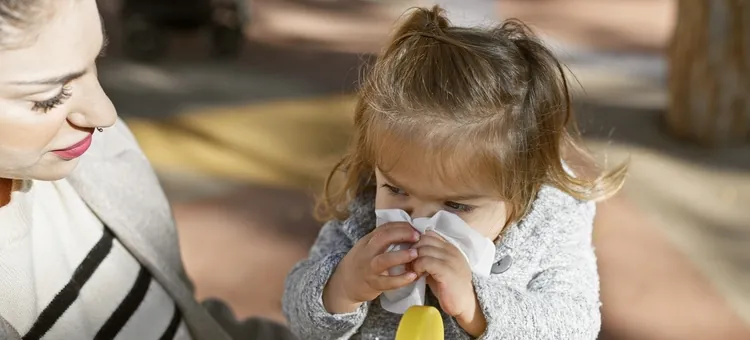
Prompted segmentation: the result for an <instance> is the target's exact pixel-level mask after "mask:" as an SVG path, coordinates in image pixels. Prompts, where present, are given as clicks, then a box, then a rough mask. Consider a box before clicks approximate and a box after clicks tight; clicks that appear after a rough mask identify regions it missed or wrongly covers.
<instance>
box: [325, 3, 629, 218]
mask: <svg viewBox="0 0 750 340" xmlns="http://www.w3.org/2000/svg"><path fill="white" fill-rule="evenodd" d="M363 80H364V81H363V84H362V87H361V89H360V91H359V99H358V102H357V105H356V109H355V110H356V111H355V116H354V128H355V131H354V136H353V140H352V142H351V145H350V149H349V150H348V152H347V154H346V155H345V156H344V157H343V159H341V161H340V162H339V163H338V164H337V165H336V166H335V167H334V169H333V171H332V172H331V173H330V175H329V176H328V179H327V180H326V185H325V189H324V191H323V195H322V197H320V199H319V200H318V206H317V209H316V213H317V216H318V217H319V218H320V219H321V220H327V219H331V218H336V219H342V220H343V219H345V218H346V217H347V216H348V215H349V206H350V204H351V201H352V200H353V199H354V198H355V197H356V196H358V195H360V194H362V193H364V192H365V191H367V190H372V189H373V187H374V185H375V181H374V169H375V168H376V167H377V168H379V169H381V170H382V171H386V172H387V171H388V170H389V169H391V168H392V167H393V166H395V164H396V163H399V166H402V165H404V164H406V165H407V167H408V168H409V169H419V170H421V171H423V173H424V175H425V176H431V177H429V178H434V179H435V180H437V181H442V183H450V184H452V185H460V186H462V187H464V188H466V187H469V188H473V189H476V190H482V191H485V192H487V193H489V194H491V195H493V196H495V197H498V198H501V199H503V200H505V201H506V204H507V205H508V207H509V221H515V220H518V219H520V218H522V217H523V216H524V215H525V214H526V213H527V212H528V210H529V208H530V206H531V204H532V202H533V201H534V199H535V197H536V195H537V193H538V192H539V190H540V188H541V187H542V186H543V185H545V184H548V185H552V186H554V187H557V188H559V189H561V190H563V191H565V192H567V193H568V194H570V195H572V196H573V197H576V198H578V199H582V200H599V199H603V198H606V197H608V196H610V195H612V194H614V193H615V192H616V191H618V190H619V189H620V187H621V186H622V184H623V181H624V177H625V172H626V167H627V166H626V164H625V163H623V164H622V165H620V166H618V167H617V168H615V169H613V170H610V171H603V170H598V171H597V172H598V173H597V174H596V175H595V176H593V178H589V179H586V178H585V177H583V176H579V175H573V173H571V172H568V171H566V168H565V166H564V164H563V161H562V159H563V157H564V156H565V155H564V153H566V152H567V151H574V152H576V153H578V154H580V155H584V156H587V159H589V160H590V159H591V158H590V157H588V154H587V153H586V152H585V150H584V149H583V148H582V146H581V144H580V134H579V133H578V130H577V127H576V123H575V120H574V119H573V114H572V112H571V99H570V94H569V88H568V87H569V86H568V81H567V79H566V76H565V73H564V71H563V67H562V66H561V64H560V62H558V61H557V59H556V58H555V57H554V55H553V53H552V52H551V51H550V50H549V49H547V48H546V47H544V46H543V45H542V44H541V43H540V42H539V40H538V39H537V38H536V37H535V36H533V34H532V33H531V32H530V31H529V30H528V28H527V27H526V26H525V25H523V24H522V23H520V22H519V21H517V20H508V21H505V22H504V23H502V24H501V25H499V26H498V27H495V28H491V29H482V28H465V27H456V26H451V25H450V23H449V21H448V20H447V19H446V17H445V16H444V14H443V11H442V9H440V8H439V7H438V6H435V7H433V8H432V9H425V8H416V9H413V10H412V11H411V13H410V14H409V15H408V16H407V17H406V18H405V20H404V21H403V23H401V24H400V25H399V27H398V28H397V30H396V32H395V35H394V37H393V38H392V40H391V41H390V43H389V44H388V45H387V47H386V48H385V50H384V51H383V53H382V54H381V55H380V56H379V57H378V58H377V60H376V62H375V63H374V65H373V66H372V68H371V69H370V70H369V72H368V73H367V74H366V76H365V77H364V79H363ZM340 175H343V176H342V177H343V178H342V179H343V182H341V183H340V185H338V186H336V187H334V185H333V183H334V181H335V179H336V178H338V177H339V176H340Z"/></svg>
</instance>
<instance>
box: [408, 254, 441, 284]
mask: <svg viewBox="0 0 750 340" xmlns="http://www.w3.org/2000/svg"><path fill="white" fill-rule="evenodd" d="M411 267H412V270H413V271H414V272H415V273H417V274H418V275H420V276H421V275H422V274H430V275H431V276H432V277H433V278H434V279H435V280H436V281H438V282H441V281H442V280H441V279H442V277H443V273H444V272H445V271H446V270H450V269H449V267H448V263H447V261H445V260H443V259H439V258H435V257H431V256H424V257H423V256H420V257H418V258H417V259H416V260H414V262H412V263H411Z"/></svg>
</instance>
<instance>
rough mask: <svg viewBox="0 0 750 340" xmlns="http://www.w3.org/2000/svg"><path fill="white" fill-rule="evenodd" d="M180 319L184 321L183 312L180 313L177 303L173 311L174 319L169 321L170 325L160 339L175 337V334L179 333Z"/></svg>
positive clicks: (167, 339)
mask: <svg viewBox="0 0 750 340" xmlns="http://www.w3.org/2000/svg"><path fill="white" fill-rule="evenodd" d="M180 321H182V313H180V308H179V307H177V304H176V303H175V304H174V312H173V313H172V321H170V322H169V327H167V329H166V330H165V331H164V334H162V335H161V337H160V338H159V340H172V339H174V336H175V335H176V334H177V328H178V327H179V326H180Z"/></svg>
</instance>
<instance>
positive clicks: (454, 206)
mask: <svg viewBox="0 0 750 340" xmlns="http://www.w3.org/2000/svg"><path fill="white" fill-rule="evenodd" d="M444 204H445V206H446V207H448V208H451V209H453V210H455V211H459V212H463V213H468V212H472V211H473V210H474V209H475V208H476V207H473V206H471V205H467V204H461V203H456V202H445V203H444Z"/></svg>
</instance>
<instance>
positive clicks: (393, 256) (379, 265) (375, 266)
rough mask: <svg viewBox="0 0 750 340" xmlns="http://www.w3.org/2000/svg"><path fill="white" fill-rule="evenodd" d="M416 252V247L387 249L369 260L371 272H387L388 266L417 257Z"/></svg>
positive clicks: (397, 264) (391, 266) (407, 261)
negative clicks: (395, 249) (397, 249)
mask: <svg viewBox="0 0 750 340" xmlns="http://www.w3.org/2000/svg"><path fill="white" fill-rule="evenodd" d="M417 254H418V252H417V250H416V249H404V250H399V251H389V252H386V253H383V254H380V255H378V256H375V257H374V258H373V259H372V261H370V269H371V270H372V272H373V273H382V272H387V271H388V269H390V268H393V267H395V266H399V265H402V264H406V263H409V262H411V261H413V260H414V259H416V258H417Z"/></svg>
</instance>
